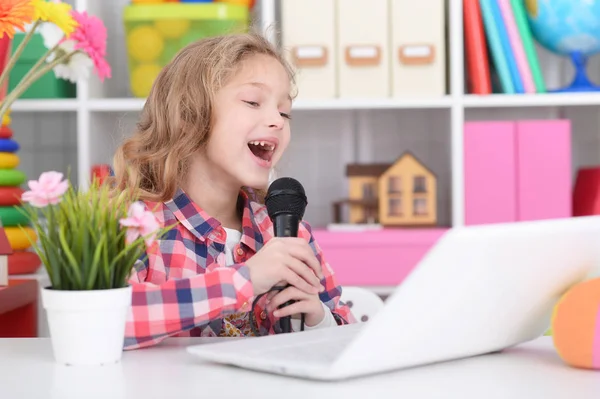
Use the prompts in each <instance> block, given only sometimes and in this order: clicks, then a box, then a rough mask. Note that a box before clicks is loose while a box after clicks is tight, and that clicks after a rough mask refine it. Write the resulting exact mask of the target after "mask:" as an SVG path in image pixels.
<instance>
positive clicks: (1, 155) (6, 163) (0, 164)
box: [0, 152, 20, 169]
mask: <svg viewBox="0 0 600 399" xmlns="http://www.w3.org/2000/svg"><path fill="white" fill-rule="evenodd" d="M19 162H20V159H19V156H18V155H17V154H13V153H10V152H0V169H14V168H16V167H17V166H19Z"/></svg>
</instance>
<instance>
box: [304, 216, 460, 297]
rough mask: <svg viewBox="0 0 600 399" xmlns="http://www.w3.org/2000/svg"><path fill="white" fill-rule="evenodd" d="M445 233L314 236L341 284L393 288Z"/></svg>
mask: <svg viewBox="0 0 600 399" xmlns="http://www.w3.org/2000/svg"><path fill="white" fill-rule="evenodd" d="M446 231H448V229H446V228H431V229H383V230H374V231H362V232H339V231H328V230H315V231H314V232H313V234H314V236H315V239H316V240H317V242H318V244H319V245H320V246H321V249H322V250H323V254H324V256H325V260H326V261H327V262H328V263H329V264H330V265H331V267H332V268H333V270H334V272H335V275H336V278H337V281H338V283H339V284H341V285H354V286H393V285H397V284H399V283H401V282H402V281H403V280H404V279H405V278H406V276H407V275H408V274H409V273H410V272H411V271H412V270H413V268H414V267H415V266H416V265H417V264H418V263H419V261H420V260H421V259H422V258H423V256H424V255H425V254H426V253H427V252H428V251H429V249H430V248H431V247H432V246H433V245H434V244H435V243H436V242H437V240H439V238H440V237H441V236H442V235H444V233H445V232H446Z"/></svg>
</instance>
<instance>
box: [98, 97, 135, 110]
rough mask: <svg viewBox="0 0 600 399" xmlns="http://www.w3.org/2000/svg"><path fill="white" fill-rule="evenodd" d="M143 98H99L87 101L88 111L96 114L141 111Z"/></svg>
mask: <svg viewBox="0 0 600 399" xmlns="http://www.w3.org/2000/svg"><path fill="white" fill-rule="evenodd" d="M145 103H146V99H145V98H101V99H91V100H89V101H88V109H89V110H90V111H98V112H119V111H141V110H142V108H143V107H144V104H145Z"/></svg>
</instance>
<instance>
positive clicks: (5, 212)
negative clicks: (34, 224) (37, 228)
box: [0, 206, 31, 227]
mask: <svg viewBox="0 0 600 399" xmlns="http://www.w3.org/2000/svg"><path fill="white" fill-rule="evenodd" d="M0 222H2V226H4V227H7V226H23V225H26V224H29V223H30V222H31V220H29V217H27V215H24V214H23V213H22V212H21V210H20V209H19V208H18V207H16V206H0Z"/></svg>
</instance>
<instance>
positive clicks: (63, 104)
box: [10, 98, 79, 112]
mask: <svg viewBox="0 0 600 399" xmlns="http://www.w3.org/2000/svg"><path fill="white" fill-rule="evenodd" d="M78 104H79V102H78V101H77V100H76V99H74V98H73V99H71V98H68V99H39V100H38V99H31V100H17V101H15V102H14V103H13V105H12V106H11V107H10V109H11V112H60V111H77V109H78Z"/></svg>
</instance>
